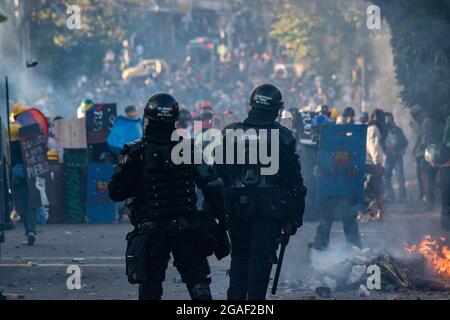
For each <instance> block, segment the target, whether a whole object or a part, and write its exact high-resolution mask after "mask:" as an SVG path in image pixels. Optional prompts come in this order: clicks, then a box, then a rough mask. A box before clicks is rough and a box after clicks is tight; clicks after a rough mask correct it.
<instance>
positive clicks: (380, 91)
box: [368, 24, 417, 192]
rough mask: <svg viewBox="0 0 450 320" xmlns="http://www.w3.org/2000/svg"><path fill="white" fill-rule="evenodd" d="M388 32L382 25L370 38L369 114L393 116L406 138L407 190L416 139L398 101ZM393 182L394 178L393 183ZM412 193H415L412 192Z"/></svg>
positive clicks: (403, 109) (411, 171) (413, 174)
mask: <svg viewBox="0 0 450 320" xmlns="http://www.w3.org/2000/svg"><path fill="white" fill-rule="evenodd" d="M390 40H391V31H390V29H389V26H388V25H387V24H384V25H383V29H382V30H377V31H376V35H375V36H374V37H372V48H373V63H374V64H373V66H372V68H374V69H375V70H376V74H375V77H374V80H373V83H372V84H371V87H370V101H369V104H368V111H369V113H370V112H371V111H372V110H373V109H376V108H378V109H382V110H384V111H386V112H391V113H392V114H393V115H394V119H395V122H396V124H397V126H399V127H400V128H401V129H402V130H403V132H404V133H405V136H406V138H407V139H408V142H409V145H408V149H407V150H406V153H405V157H404V164H405V168H404V169H405V178H406V180H407V188H408V187H413V189H415V186H412V183H411V181H412V180H414V181H415V180H416V171H415V170H416V169H415V165H412V164H414V163H415V158H414V157H413V155H412V149H413V146H414V142H415V140H416V138H417V135H416V134H415V132H414V130H413V128H412V127H411V121H412V118H411V116H410V113H409V110H408V109H406V107H405V106H404V104H403V102H402V101H401V98H400V92H401V87H400V86H399V85H398V83H397V80H396V78H395V66H394V56H393V51H392V47H391V45H390ZM394 181H396V180H395V178H394V179H393V182H394ZM413 192H416V191H415V190H413Z"/></svg>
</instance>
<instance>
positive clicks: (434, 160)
mask: <svg viewBox="0 0 450 320" xmlns="http://www.w3.org/2000/svg"><path fill="white" fill-rule="evenodd" d="M446 151H447V152H446ZM425 160H426V161H427V162H428V163H429V164H430V165H442V164H445V163H447V162H448V161H449V155H448V149H447V148H446V146H445V145H436V144H432V145H430V146H428V147H427V148H426V149H425Z"/></svg>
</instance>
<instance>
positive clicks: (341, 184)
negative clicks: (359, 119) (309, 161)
mask: <svg viewBox="0 0 450 320" xmlns="http://www.w3.org/2000/svg"><path fill="white" fill-rule="evenodd" d="M366 135H367V126H366V125H323V126H321V127H320V141H319V152H318V156H317V163H318V168H319V176H318V179H317V197H316V208H317V209H320V204H321V202H322V200H323V199H325V198H327V197H353V198H354V199H355V200H356V203H357V205H358V207H361V206H362V203H363V200H364V173H365V163H366Z"/></svg>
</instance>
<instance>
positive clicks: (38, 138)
mask: <svg viewBox="0 0 450 320" xmlns="http://www.w3.org/2000/svg"><path fill="white" fill-rule="evenodd" d="M19 136H20V147H21V151H22V158H23V163H24V166H25V170H26V178H27V183H28V188H29V201H30V207H31V208H39V207H48V206H49V205H50V202H51V201H52V199H53V194H54V193H53V185H52V183H51V180H52V178H51V174H50V166H49V163H48V159H47V149H46V138H45V135H44V133H43V132H42V130H41V128H40V126H39V124H37V123H35V124H31V125H28V126H25V127H22V128H20V129H19Z"/></svg>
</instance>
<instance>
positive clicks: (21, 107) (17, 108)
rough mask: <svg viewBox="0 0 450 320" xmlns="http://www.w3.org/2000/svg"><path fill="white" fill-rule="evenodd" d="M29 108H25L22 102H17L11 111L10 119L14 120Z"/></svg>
mask: <svg viewBox="0 0 450 320" xmlns="http://www.w3.org/2000/svg"><path fill="white" fill-rule="evenodd" d="M29 109H30V107H28V106H26V105H25V104H24V103H22V102H17V103H15V104H14V106H13V109H12V113H11V115H12V117H13V119H14V118H16V117H17V116H18V115H19V114H21V113H22V112H25V111H27V110H29Z"/></svg>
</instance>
